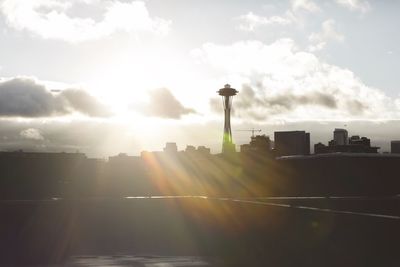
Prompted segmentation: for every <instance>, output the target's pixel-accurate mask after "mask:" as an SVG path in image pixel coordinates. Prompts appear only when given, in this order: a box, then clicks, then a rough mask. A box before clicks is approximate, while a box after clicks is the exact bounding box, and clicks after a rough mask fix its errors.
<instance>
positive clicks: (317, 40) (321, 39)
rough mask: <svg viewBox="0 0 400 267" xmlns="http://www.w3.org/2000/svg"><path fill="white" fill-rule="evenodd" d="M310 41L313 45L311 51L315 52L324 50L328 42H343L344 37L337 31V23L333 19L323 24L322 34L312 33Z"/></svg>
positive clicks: (310, 47)
mask: <svg viewBox="0 0 400 267" xmlns="http://www.w3.org/2000/svg"><path fill="white" fill-rule="evenodd" d="M308 39H309V40H310V42H311V43H312V45H310V46H309V50H310V51H311V52H313V51H318V50H322V49H324V48H325V46H326V45H327V43H328V41H331V40H333V41H337V42H343V41H344V35H343V34H341V33H340V32H338V31H337V30H336V22H335V21H334V20H333V19H329V20H325V21H324V22H323V23H322V30H321V32H318V33H312V34H311V35H310V36H309V37H308Z"/></svg>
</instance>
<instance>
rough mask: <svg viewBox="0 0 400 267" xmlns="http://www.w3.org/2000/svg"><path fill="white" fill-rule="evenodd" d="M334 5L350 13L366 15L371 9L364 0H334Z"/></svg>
mask: <svg viewBox="0 0 400 267" xmlns="http://www.w3.org/2000/svg"><path fill="white" fill-rule="evenodd" d="M336 3H337V4H339V5H340V6H343V7H345V8H347V9H349V10H351V11H359V12H361V13H366V12H368V11H369V10H370V9H371V5H370V4H369V2H368V1H365V0H336Z"/></svg>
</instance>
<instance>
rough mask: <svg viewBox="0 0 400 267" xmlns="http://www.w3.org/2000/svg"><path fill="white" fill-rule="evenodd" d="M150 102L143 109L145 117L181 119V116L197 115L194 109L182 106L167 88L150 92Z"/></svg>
mask: <svg viewBox="0 0 400 267" xmlns="http://www.w3.org/2000/svg"><path fill="white" fill-rule="evenodd" d="M149 97H150V101H149V103H148V105H146V106H145V107H144V108H142V111H143V113H144V114H145V115H148V116H153V117H160V118H168V119H180V118H181V116H183V115H186V114H190V113H196V111H195V110H194V109H191V108H187V107H185V106H183V105H182V103H181V102H179V101H178V99H176V98H175V96H174V95H173V94H172V93H171V91H170V90H168V89H167V88H159V89H155V90H152V91H150V92H149Z"/></svg>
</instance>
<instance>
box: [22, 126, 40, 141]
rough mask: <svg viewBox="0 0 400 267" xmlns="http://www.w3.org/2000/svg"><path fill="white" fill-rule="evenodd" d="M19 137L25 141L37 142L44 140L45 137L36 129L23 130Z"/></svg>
mask: <svg viewBox="0 0 400 267" xmlns="http://www.w3.org/2000/svg"><path fill="white" fill-rule="evenodd" d="M19 135H20V136H21V137H22V138H24V139H29V140H36V141H41V140H44V137H43V135H42V134H41V132H40V131H39V130H38V129H35V128H28V129H25V130H22V131H21V132H20V133H19Z"/></svg>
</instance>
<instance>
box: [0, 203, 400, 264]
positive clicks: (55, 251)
mask: <svg viewBox="0 0 400 267" xmlns="http://www.w3.org/2000/svg"><path fill="white" fill-rule="evenodd" d="M341 211H352V212H354V213H349V212H341ZM382 215H383V216H382ZM0 218H1V219H0V263H1V265H4V266H16V265H29V266H43V265H44V266H396V267H397V266H400V253H399V242H400V198H399V197H388V198H372V199H369V198H338V199H336V198H311V199H286V198H257V199H244V200H234V199H224V198H203V197H183V198H182V197H181V198H165V197H164V198H157V197H153V198H148V197H147V198H137V197H135V198H124V199H121V198H120V199H104V198H102V199H76V200H64V199H54V200H45V201H26V200H25V201H15V200H13V201H2V202H0Z"/></svg>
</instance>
